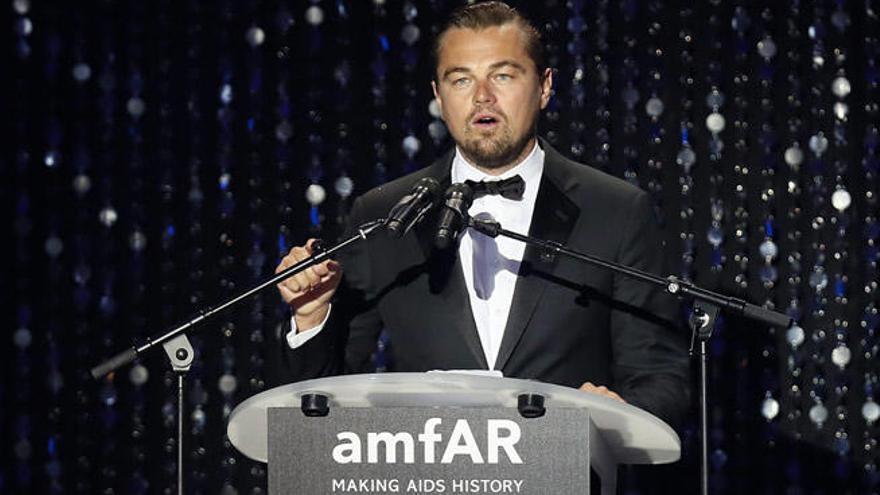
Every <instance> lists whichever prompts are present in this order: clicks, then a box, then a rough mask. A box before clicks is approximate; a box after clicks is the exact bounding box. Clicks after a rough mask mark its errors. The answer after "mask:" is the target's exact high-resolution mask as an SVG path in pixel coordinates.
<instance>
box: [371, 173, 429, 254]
mask: <svg viewBox="0 0 880 495" xmlns="http://www.w3.org/2000/svg"><path fill="white" fill-rule="evenodd" d="M439 196H440V183H439V182H437V181H436V180H435V179H433V178H431V177H424V178H422V179H421V180H419V181H418V182H416V185H415V186H413V188H412V190H411V191H410V193H409V194H407V195H406V196H404V197H402V198H400V201H398V202H397V204H396V205H394V207H392V208H391V211H389V212H388V217H387V218H386V219H385V228H386V229H387V230H388V233H389V234H390V235H391V237H393V238H394V239H399V238H401V237H403V236H404V235H405V234H406V233H407V232H409V231H410V229H412V228H413V226H414V225H415V224H417V223H419V221H420V220H421V219H422V217H424V216H425V213H427V212H428V210H430V209H431V208H433V207H434V205H436V204H437V201H438V200H439V199H440V198H439Z"/></svg>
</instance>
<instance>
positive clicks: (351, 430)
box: [227, 372, 681, 495]
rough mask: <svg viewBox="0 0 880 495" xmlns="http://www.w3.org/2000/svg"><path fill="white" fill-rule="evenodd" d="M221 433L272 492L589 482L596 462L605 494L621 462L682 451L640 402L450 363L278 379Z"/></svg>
mask: <svg viewBox="0 0 880 495" xmlns="http://www.w3.org/2000/svg"><path fill="white" fill-rule="evenodd" d="M315 395H319V396H324V397H326V398H327V405H328V410H329V412H327V413H326V415H324V416H318V417H314V416H307V415H306V414H305V413H304V408H303V400H302V399H303V397H304V396H305V397H307V398H311V397H314V396H315ZM526 396H530V397H535V396H539V397H540V398H543V406H544V410H543V414H539V415H537V417H524V415H523V414H521V412H520V409H519V408H518V406H519V404H520V401H521V399H520V397H526ZM531 416H536V415H535V414H532V415H531ZM227 434H228V437H229V440H230V442H231V443H232V444H233V446H235V447H236V448H237V449H238V450H239V451H240V452H241V453H242V454H243V455H245V456H247V457H248V458H250V459H253V460H255V461H259V462H268V463H269V493H270V494H276V493H447V494H454V493H589V490H590V474H589V473H590V469H593V470H594V471H595V473H596V474H597V475H598V477H599V480H600V481H601V483H600V485H601V493H602V494H603V495H606V494H614V493H615V488H616V473H617V465H618V464H663V463H670V462H675V461H677V460H678V459H679V458H680V456H681V442H680V440H679V438H678V435H677V434H676V433H675V431H674V430H672V428H670V427H669V425H667V424H666V423H664V422H663V421H662V420H660V419H658V418H657V417H655V416H653V415H651V414H650V413H648V412H646V411H644V410H642V409H639V408H637V407H634V406H631V405H628V404H623V403H620V402H618V401H615V400H613V399H610V398H607V397H603V396H599V395H595V394H588V393H584V392H581V391H579V390H576V389H573V388H569V387H563V386H559V385H552V384H547V383H542V382H537V381H531V380H522V379H514V378H499V377H493V376H480V375H472V374H463V373H454V372H429V373H379V374H361V375H345V376H338V377H330V378H321V379H315V380H307V381H302V382H297V383H291V384H288V385H283V386H280V387H276V388H273V389H271V390H267V391H265V392H262V393H260V394H257V395H255V396H253V397H251V398H249V399H247V400H245V401H244V402H242V403H241V404H239V405H238V406H237V407H236V408H235V410H233V411H232V413H231V415H230V417H229V423H228V427H227ZM594 492H595V491H594Z"/></svg>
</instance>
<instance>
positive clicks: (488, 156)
mask: <svg viewBox="0 0 880 495" xmlns="http://www.w3.org/2000/svg"><path fill="white" fill-rule="evenodd" d="M535 130H536V129H535V127H534V126H533V127H532V131H531V132H527V133H525V134H523V136H522V137H520V139H519V140H517V141H514V139H513V136H512V135H511V133H510V129H509V128H505V129H502V130H501V133H500V135H499V136H497V137H494V138H488V139H485V138H480V137H477V138H472V139H468V138H465V139H464V142H462V143H459V145H458V146H459V147H460V148H461V151H462V153H463V154H464V156H465V157H467V158H468V159H469V161H471V162H472V163H473V165H474V166H476V167H479V168H482V169H485V170H496V169H499V168H504V167H506V166H509V165H513V164H514V161H515V160H516V159H517V158H519V157H520V156H522V154H523V153H524V151H525V148H526V146H527V145H528V144H529V141H530V140H531V139H532V138H533V137H534V136H535ZM476 132H479V131H476Z"/></svg>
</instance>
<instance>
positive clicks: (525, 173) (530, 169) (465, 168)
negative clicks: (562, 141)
mask: <svg viewBox="0 0 880 495" xmlns="http://www.w3.org/2000/svg"><path fill="white" fill-rule="evenodd" d="M543 171H544V150H542V149H541V147H540V146H538V140H537V139H536V140H535V145H534V147H533V148H532V151H531V153H529V154H528V156H526V157H525V158H524V159H523V160H522V161H521V162H519V163H517V164H516V166H514V167H513V168H511V169H510V170H508V171H506V172H504V173H503V174H501V175H497V176H496V175H489V174H487V173H485V172H482V171H480V170H478V169H477V168H476V167H474V166H473V165H471V164H470V163H468V161H467V160H465V158H464V156H463V155H462V154H461V150H460V149H459V148H458V146H456V147H455V157H454V158H453V159H452V171H451V173H450V176H451V179H452V183H453V184H456V183H459V182H464V181H466V180H472V181H481V180H486V181H493V180H502V179H507V178H510V177H513V176H514V175H517V174H519V176H520V177H522V179H523V181H525V183H526V192H525V194H526V195H529V193H530V192H531V191H534V190H536V188H537V187H538V184H539V183H540V181H541V174H542V173H543Z"/></svg>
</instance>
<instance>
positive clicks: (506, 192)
mask: <svg viewBox="0 0 880 495" xmlns="http://www.w3.org/2000/svg"><path fill="white" fill-rule="evenodd" d="M464 183H465V184H466V185H467V186H468V187H470V188H471V189H473V191H474V197H475V198H479V197H480V196H486V195H488V194H500V195H501V196H503V197H505V198H507V199H513V200H516V201H519V200H521V199H522V197H523V191H525V190H526V182H525V181H524V180H523V179H522V177H520V176H518V175H514V176H513V177H511V178H509V179H504V180H495V181H485V180H481V181H480V182H474V181H472V180H466V181H464Z"/></svg>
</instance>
